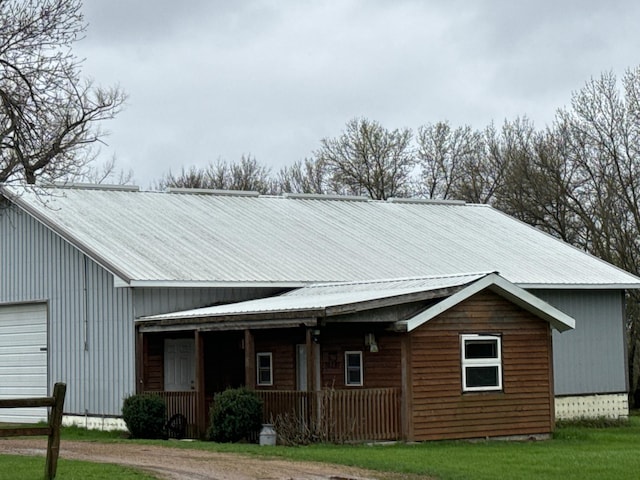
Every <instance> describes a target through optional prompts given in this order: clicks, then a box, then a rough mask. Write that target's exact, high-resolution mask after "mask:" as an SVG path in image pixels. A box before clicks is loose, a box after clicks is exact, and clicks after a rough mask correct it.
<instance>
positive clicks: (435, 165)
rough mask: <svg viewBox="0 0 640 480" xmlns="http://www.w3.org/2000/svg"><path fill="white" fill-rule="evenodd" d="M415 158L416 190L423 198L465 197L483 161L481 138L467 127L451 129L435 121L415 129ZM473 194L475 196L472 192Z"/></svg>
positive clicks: (480, 135)
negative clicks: (417, 170) (419, 172)
mask: <svg viewBox="0 0 640 480" xmlns="http://www.w3.org/2000/svg"><path fill="white" fill-rule="evenodd" d="M417 141H418V149H417V159H418V164H419V165H420V168H421V182H420V185H419V186H418V188H417V193H418V194H419V195H420V196H423V197H426V198H438V199H443V200H444V199H449V198H454V199H466V198H463V197H464V196H466V195H467V194H469V193H471V191H472V190H473V189H474V187H477V185H475V184H474V183H473V182H474V181H477V180H478V178H476V176H477V175H478V174H479V173H480V172H479V171H476V167H478V166H479V165H480V164H481V162H482V157H483V154H484V151H483V145H484V143H483V137H482V134H481V133H480V132H478V131H474V130H472V129H471V127H469V126H464V127H458V128H456V129H452V128H451V126H450V125H449V123H448V122H437V123H435V124H429V125H425V126H422V127H420V128H419V129H418V136H417ZM473 196H475V195H473Z"/></svg>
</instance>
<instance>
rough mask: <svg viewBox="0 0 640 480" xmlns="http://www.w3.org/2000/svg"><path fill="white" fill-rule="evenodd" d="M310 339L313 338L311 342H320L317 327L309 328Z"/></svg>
mask: <svg viewBox="0 0 640 480" xmlns="http://www.w3.org/2000/svg"><path fill="white" fill-rule="evenodd" d="M311 340H313V343H320V330H319V329H317V328H314V329H313V330H311Z"/></svg>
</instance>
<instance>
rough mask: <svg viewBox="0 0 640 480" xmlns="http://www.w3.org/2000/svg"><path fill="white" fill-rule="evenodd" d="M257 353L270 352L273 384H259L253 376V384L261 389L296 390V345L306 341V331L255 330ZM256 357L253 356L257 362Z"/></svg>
mask: <svg viewBox="0 0 640 480" xmlns="http://www.w3.org/2000/svg"><path fill="white" fill-rule="evenodd" d="M254 341H255V353H256V354H257V353H260V352H270V353H271V354H272V356H271V361H272V362H273V364H272V367H273V385H270V386H265V385H257V379H256V378H255V374H254V378H253V383H252V385H254V386H255V388H256V389H260V390H263V389H265V390H287V391H291V390H295V389H296V345H297V344H303V343H305V331H304V330H303V329H300V330H293V331H292V330H270V331H254ZM255 362H256V359H255V358H253V363H254V364H255Z"/></svg>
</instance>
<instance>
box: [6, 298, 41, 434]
mask: <svg viewBox="0 0 640 480" xmlns="http://www.w3.org/2000/svg"><path fill="white" fill-rule="evenodd" d="M46 347H47V307H46V305H45V304H42V303H38V304H24V305H9V306H0V398H28V397H46V396H47V395H48V393H47V350H46ZM46 418H47V409H46V408H2V409H0V422H25V423H32V422H38V421H40V420H46Z"/></svg>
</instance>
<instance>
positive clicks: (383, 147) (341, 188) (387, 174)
mask: <svg viewBox="0 0 640 480" xmlns="http://www.w3.org/2000/svg"><path fill="white" fill-rule="evenodd" d="M411 138H412V133H411V130H410V129H408V128H405V129H402V130H397V129H396V130H393V131H389V130H387V129H385V128H384V127H382V125H380V124H379V123H378V122H375V121H370V120H367V119H364V118H363V119H354V120H351V121H349V122H347V126H346V129H345V130H344V132H343V133H342V135H340V136H339V137H338V138H324V139H322V140H321V147H320V149H318V150H317V151H316V152H315V156H316V161H318V162H321V163H322V164H323V165H324V166H326V169H327V172H328V174H329V181H328V183H329V190H330V191H332V192H335V193H340V194H351V195H363V194H365V195H368V196H370V197H371V198H373V199H376V200H385V199H387V198H390V197H401V196H407V195H408V194H409V193H410V176H411V173H412V169H413V166H414V164H415V159H414V156H413V151H412V146H411Z"/></svg>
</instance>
